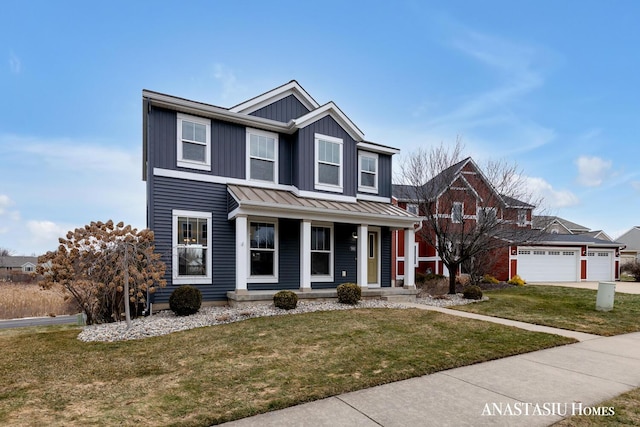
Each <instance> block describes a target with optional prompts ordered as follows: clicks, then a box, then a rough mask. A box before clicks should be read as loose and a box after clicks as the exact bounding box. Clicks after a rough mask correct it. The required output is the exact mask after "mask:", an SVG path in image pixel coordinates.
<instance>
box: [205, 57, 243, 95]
mask: <svg viewBox="0 0 640 427" xmlns="http://www.w3.org/2000/svg"><path fill="white" fill-rule="evenodd" d="M213 77H214V78H215V79H216V80H217V81H218V82H219V83H220V85H221V86H222V92H221V94H220V98H221V99H222V101H226V102H229V101H235V100H237V99H241V98H242V96H244V94H245V93H246V92H247V88H246V87H245V86H243V85H241V84H239V83H238V79H237V78H236V75H235V73H234V72H233V70H231V69H230V68H229V67H227V66H226V65H223V64H215V65H214V67H213Z"/></svg>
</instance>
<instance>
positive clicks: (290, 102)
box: [251, 95, 309, 123]
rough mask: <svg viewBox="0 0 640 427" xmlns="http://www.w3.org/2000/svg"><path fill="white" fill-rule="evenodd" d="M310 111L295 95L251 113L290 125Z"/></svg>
mask: <svg viewBox="0 0 640 427" xmlns="http://www.w3.org/2000/svg"><path fill="white" fill-rule="evenodd" d="M308 112H309V110H308V109H307V108H306V107H305V106H304V105H302V102H300V101H299V100H298V98H296V97H295V96H293V95H289V96H287V97H285V98H282V99H281V100H279V101H276V102H273V103H271V104H269V105H267V106H265V107H262V108H260V109H259V110H256V111H254V112H253V113H251V115H252V116H256V117H262V118H265V119H271V120H277V121H279V122H283V123H289V121H290V120H293V119H297V118H298V117H302V116H304V115H305V114H307V113H308Z"/></svg>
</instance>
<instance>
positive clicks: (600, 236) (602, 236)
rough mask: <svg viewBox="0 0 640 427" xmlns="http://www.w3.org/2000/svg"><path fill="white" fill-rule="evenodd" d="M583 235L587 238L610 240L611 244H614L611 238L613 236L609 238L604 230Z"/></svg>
mask: <svg viewBox="0 0 640 427" xmlns="http://www.w3.org/2000/svg"><path fill="white" fill-rule="evenodd" d="M582 234H583V235H585V236H590V237H595V238H596V239H601V240H608V241H610V242H613V239H612V238H611V236H609V235H608V234H607V233H605V232H604V231H603V230H593V231H590V232H588V233H582Z"/></svg>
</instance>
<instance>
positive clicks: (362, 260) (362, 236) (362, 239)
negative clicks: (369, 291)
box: [356, 224, 369, 288]
mask: <svg viewBox="0 0 640 427" xmlns="http://www.w3.org/2000/svg"><path fill="white" fill-rule="evenodd" d="M368 242H369V233H368V229H367V225H366V224H362V225H359V226H358V242H357V243H356V244H357V248H358V251H357V254H358V255H357V256H358V261H357V272H358V274H357V277H358V286H360V287H361V288H366V287H367V261H368V255H369V254H368V252H369V251H368V250H367V249H368V248H367V244H368Z"/></svg>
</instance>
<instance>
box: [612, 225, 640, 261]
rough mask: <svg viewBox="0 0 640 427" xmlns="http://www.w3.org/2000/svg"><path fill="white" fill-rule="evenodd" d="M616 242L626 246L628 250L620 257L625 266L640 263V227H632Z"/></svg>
mask: <svg viewBox="0 0 640 427" xmlns="http://www.w3.org/2000/svg"><path fill="white" fill-rule="evenodd" d="M616 240H617V241H618V242H620V243H624V244H625V245H626V248H624V249H623V250H622V251H621V255H620V257H621V262H622V263H623V264H625V263H627V262H632V261H640V226H635V227H632V228H631V229H630V230H629V231H627V232H626V233H624V234H623V235H621V236H620V237H618V238H617V239H616Z"/></svg>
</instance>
